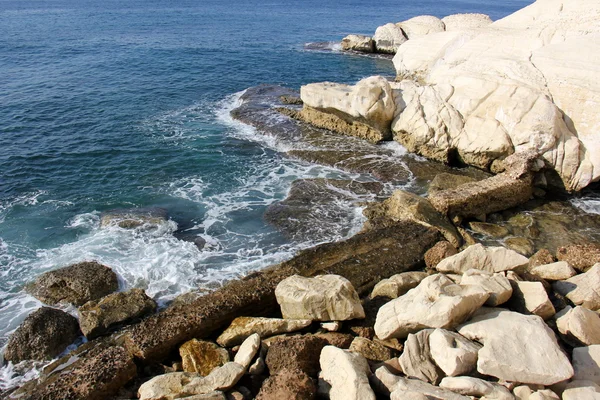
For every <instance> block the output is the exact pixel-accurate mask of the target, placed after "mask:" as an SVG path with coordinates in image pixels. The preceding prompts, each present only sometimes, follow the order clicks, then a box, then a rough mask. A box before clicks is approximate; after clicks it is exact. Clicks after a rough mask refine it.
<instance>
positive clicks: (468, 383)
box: [440, 376, 515, 400]
mask: <svg viewBox="0 0 600 400" xmlns="http://www.w3.org/2000/svg"><path fill="white" fill-rule="evenodd" d="M440 387H441V388H443V389H447V390H451V391H453V392H455V393H460V394H463V395H465V396H476V397H482V396H485V398H486V399H496V400H514V398H515V397H514V396H513V395H512V394H511V393H510V392H509V391H508V389H507V388H505V387H504V386H502V385H499V384H497V383H492V382H488V381H484V380H483V379H479V378H472V377H470V376H458V377H446V378H444V379H442V382H441V383H440Z"/></svg>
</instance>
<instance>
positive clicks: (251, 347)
mask: <svg viewBox="0 0 600 400" xmlns="http://www.w3.org/2000/svg"><path fill="white" fill-rule="evenodd" d="M259 348H260V336H259V335H258V333H254V334H252V335H250V336H248V338H247V339H246V340H244V343H242V345H241V346H240V349H239V350H238V352H237V354H236V355H235V357H234V359H233V361H235V362H236V363H238V364H241V365H242V366H244V368H246V369H247V368H248V367H249V366H250V363H252V360H253V359H254V356H255V355H256V353H257V352H258V349H259Z"/></svg>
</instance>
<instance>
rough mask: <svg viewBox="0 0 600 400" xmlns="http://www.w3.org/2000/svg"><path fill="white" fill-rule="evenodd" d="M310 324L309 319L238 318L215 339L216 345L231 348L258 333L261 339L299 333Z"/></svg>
mask: <svg viewBox="0 0 600 400" xmlns="http://www.w3.org/2000/svg"><path fill="white" fill-rule="evenodd" d="M311 323H312V320H310V319H282V318H264V317H238V318H236V319H234V320H233V321H232V322H231V324H230V325H229V327H228V328H227V329H225V331H223V333H222V334H221V335H220V336H219V337H218V338H217V343H219V344H220V345H221V346H224V347H233V346H236V345H238V344H240V343H242V342H243V341H244V340H246V338H247V337H248V336H250V335H252V334H254V333H258V334H259V335H260V337H261V338H268V337H270V336H275V335H279V334H282V333H290V332H296V331H299V330H301V329H304V328H306V327H307V326H309V325H310V324H311Z"/></svg>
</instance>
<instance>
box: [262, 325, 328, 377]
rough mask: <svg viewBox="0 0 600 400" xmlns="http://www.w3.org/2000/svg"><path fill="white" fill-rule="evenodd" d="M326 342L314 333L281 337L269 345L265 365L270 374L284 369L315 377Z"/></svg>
mask: <svg viewBox="0 0 600 400" xmlns="http://www.w3.org/2000/svg"><path fill="white" fill-rule="evenodd" d="M326 345H327V342H326V341H325V340H324V339H322V338H320V337H318V336H315V335H303V336H293V337H289V338H281V339H279V340H277V341H275V342H274V343H272V344H271V346H270V347H269V351H268V353H267V359H266V362H267V366H268V367H269V372H270V373H271V375H274V374H278V373H280V372H281V371H282V370H284V369H291V370H299V371H302V372H304V373H305V374H307V375H308V376H310V377H313V378H316V377H317V374H318V372H319V359H318V358H317V357H316V355H317V354H321V350H322V349H323V347H325V346H326Z"/></svg>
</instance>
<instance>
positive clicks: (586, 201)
mask: <svg viewBox="0 0 600 400" xmlns="http://www.w3.org/2000/svg"><path fill="white" fill-rule="evenodd" d="M571 204H573V205H574V206H575V207H577V208H579V209H581V210H583V211H585V212H587V213H590V214H600V198H598V197H582V198H579V199H572V200H571Z"/></svg>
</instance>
